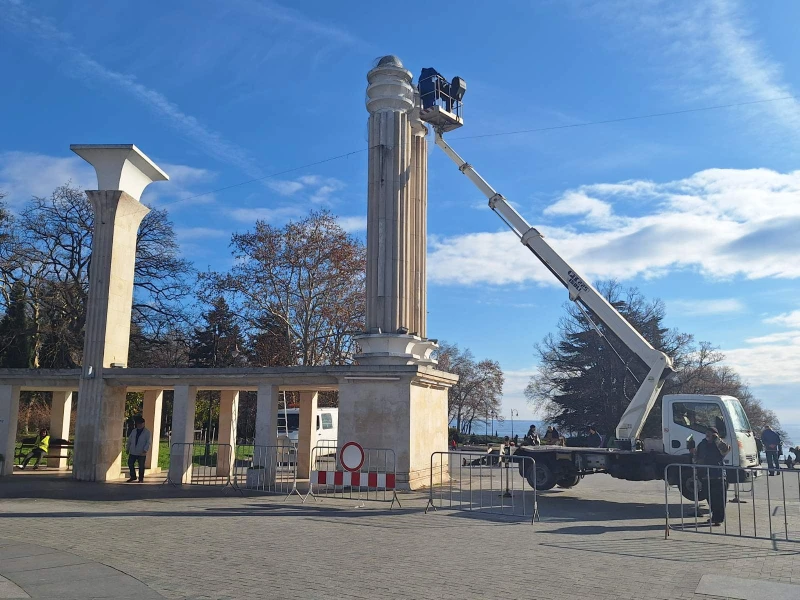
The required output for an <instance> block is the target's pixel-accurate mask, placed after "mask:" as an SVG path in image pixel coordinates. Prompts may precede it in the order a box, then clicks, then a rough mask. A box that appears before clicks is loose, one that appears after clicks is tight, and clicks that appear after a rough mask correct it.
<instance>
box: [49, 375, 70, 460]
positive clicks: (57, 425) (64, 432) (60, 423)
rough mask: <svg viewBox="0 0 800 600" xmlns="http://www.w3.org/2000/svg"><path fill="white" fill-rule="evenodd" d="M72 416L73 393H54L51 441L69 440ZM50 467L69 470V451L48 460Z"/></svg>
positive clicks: (51, 411) (61, 452)
mask: <svg viewBox="0 0 800 600" xmlns="http://www.w3.org/2000/svg"><path fill="white" fill-rule="evenodd" d="M71 416H72V392H59V391H56V392H53V402H52V406H51V408H50V439H51V440H52V439H55V438H58V439H61V440H68V439H69V421H70V417H71ZM47 466H48V467H55V468H58V469H66V468H67V451H66V450H61V451H60V456H54V457H52V458H48V459H47Z"/></svg>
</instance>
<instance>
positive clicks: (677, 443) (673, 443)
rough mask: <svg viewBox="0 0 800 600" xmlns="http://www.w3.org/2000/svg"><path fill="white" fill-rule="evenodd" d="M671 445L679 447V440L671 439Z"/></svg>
mask: <svg viewBox="0 0 800 600" xmlns="http://www.w3.org/2000/svg"><path fill="white" fill-rule="evenodd" d="M672 447H673V448H680V447H681V441H680V440H672Z"/></svg>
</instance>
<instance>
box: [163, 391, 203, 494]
mask: <svg viewBox="0 0 800 600" xmlns="http://www.w3.org/2000/svg"><path fill="white" fill-rule="evenodd" d="M196 401H197V388H196V387H194V386H188V385H176V386H175V399H174V400H173V401H172V437H171V438H170V449H169V451H170V455H169V480H170V481H171V482H172V483H175V484H178V483H184V482H187V481H189V480H191V478H192V447H191V446H175V444H192V443H194V411H195V404H196Z"/></svg>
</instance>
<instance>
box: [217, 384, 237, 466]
mask: <svg viewBox="0 0 800 600" xmlns="http://www.w3.org/2000/svg"><path fill="white" fill-rule="evenodd" d="M238 419H239V392H238V391H235V390H222V391H221V392H220V400H219V433H218V434H217V442H219V445H220V447H222V446H224V445H226V444H227V445H229V446H230V451H229V452H228V451H227V450H221V449H220V450H219V451H218V452H217V476H223V475H224V476H228V475H231V476H232V475H233V468H234V466H235V464H236V460H235V457H236V422H237V420H238Z"/></svg>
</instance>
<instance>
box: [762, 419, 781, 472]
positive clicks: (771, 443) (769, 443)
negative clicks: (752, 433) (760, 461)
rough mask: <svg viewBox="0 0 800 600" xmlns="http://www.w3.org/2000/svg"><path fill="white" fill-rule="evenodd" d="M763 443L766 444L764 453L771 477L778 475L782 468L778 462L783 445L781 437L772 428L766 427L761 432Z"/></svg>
mask: <svg viewBox="0 0 800 600" xmlns="http://www.w3.org/2000/svg"><path fill="white" fill-rule="evenodd" d="M761 442H762V443H763V444H764V452H765V453H766V455H767V466H768V467H769V474H770V475H777V474H778V471H779V470H780V468H781V465H780V463H779V462H778V452H779V451H778V447H779V446H780V445H781V436H779V435H778V434H777V433H775V432H774V431H772V427H770V426H769V425H764V431H762V432H761Z"/></svg>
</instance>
